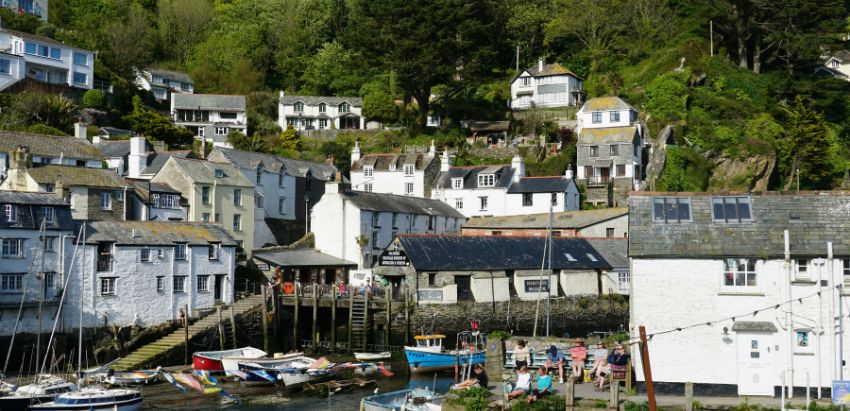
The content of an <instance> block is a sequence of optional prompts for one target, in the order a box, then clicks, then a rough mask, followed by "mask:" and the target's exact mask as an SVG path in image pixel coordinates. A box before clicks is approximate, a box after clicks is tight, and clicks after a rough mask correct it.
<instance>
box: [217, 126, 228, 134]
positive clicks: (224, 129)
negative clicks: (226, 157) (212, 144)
mask: <svg viewBox="0 0 850 411" xmlns="http://www.w3.org/2000/svg"><path fill="white" fill-rule="evenodd" d="M229 131H230V130H228V129H227V127H216V128H215V134H216V135H219V136H226V135H227V133H228V132H229Z"/></svg>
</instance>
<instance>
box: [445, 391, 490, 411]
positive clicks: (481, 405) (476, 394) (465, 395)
mask: <svg viewBox="0 0 850 411" xmlns="http://www.w3.org/2000/svg"><path fill="white" fill-rule="evenodd" d="M450 393H452V394H455V395H457V398H452V399H449V400H447V401H448V403H449V404H451V405H454V406H462V407H463V409H464V410H467V411H484V410H486V409H487V399H488V398H490V395H491V393H490V390H488V389H486V388H481V387H471V388H467V389H465V390H459V391H454V390H453V391H450Z"/></svg>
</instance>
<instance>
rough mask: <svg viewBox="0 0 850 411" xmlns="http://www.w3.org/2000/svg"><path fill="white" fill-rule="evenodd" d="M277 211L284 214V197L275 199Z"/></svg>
mask: <svg viewBox="0 0 850 411" xmlns="http://www.w3.org/2000/svg"><path fill="white" fill-rule="evenodd" d="M277 212H278V214H286V197H279V198H278V199H277Z"/></svg>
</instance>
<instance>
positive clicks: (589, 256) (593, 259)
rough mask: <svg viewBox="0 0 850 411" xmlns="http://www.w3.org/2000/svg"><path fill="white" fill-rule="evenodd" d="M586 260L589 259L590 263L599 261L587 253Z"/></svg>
mask: <svg viewBox="0 0 850 411" xmlns="http://www.w3.org/2000/svg"><path fill="white" fill-rule="evenodd" d="M587 258H589V259H590V261H599V260H597V259H596V257H595V256H594V255H593V254H591V253H587Z"/></svg>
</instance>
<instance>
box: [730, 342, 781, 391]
mask: <svg viewBox="0 0 850 411" xmlns="http://www.w3.org/2000/svg"><path fill="white" fill-rule="evenodd" d="M737 340H738V395H768V396H771V397H772V396H773V393H774V391H773V383H774V381H773V380H774V378H773V352H774V351H775V347H774V346H773V335H772V334H769V333H756V332H738V333H737Z"/></svg>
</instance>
